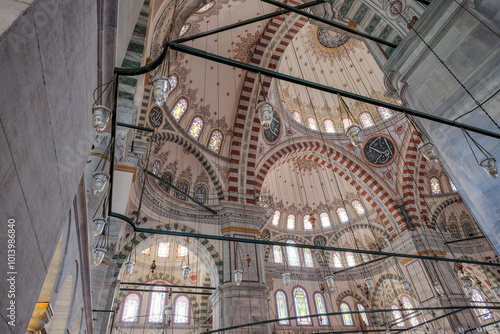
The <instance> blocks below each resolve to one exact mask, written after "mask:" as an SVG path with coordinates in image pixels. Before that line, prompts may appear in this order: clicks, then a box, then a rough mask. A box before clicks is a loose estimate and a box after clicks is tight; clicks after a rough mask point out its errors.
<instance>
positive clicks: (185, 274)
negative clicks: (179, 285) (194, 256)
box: [182, 264, 191, 281]
mask: <svg viewBox="0 0 500 334" xmlns="http://www.w3.org/2000/svg"><path fill="white" fill-rule="evenodd" d="M190 272H191V266H189V264H188V265H186V266H182V280H183V281H185V280H187V279H188V277H189V273H190Z"/></svg>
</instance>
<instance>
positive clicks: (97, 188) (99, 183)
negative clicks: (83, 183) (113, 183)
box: [92, 171, 109, 195]
mask: <svg viewBox="0 0 500 334" xmlns="http://www.w3.org/2000/svg"><path fill="white" fill-rule="evenodd" d="M92 178H93V180H94V184H93V190H94V195H98V194H100V193H101V192H102V191H103V190H104V188H106V185H107V184H108V181H109V174H108V173H106V172H104V171H102V172H96V173H94V174H92Z"/></svg>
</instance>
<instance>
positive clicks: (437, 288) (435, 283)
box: [434, 282, 444, 296]
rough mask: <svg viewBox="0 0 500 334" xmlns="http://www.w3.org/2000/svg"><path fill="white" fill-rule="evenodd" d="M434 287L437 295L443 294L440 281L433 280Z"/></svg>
mask: <svg viewBox="0 0 500 334" xmlns="http://www.w3.org/2000/svg"><path fill="white" fill-rule="evenodd" d="M434 289H435V290H436V292H437V293H438V295H440V296H442V295H444V289H443V286H442V285H441V283H439V282H434Z"/></svg>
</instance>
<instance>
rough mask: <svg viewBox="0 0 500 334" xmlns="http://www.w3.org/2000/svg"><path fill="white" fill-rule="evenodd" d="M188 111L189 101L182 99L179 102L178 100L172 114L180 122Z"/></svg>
mask: <svg viewBox="0 0 500 334" xmlns="http://www.w3.org/2000/svg"><path fill="white" fill-rule="evenodd" d="M187 109H188V100H187V99H185V98H183V97H181V98H180V99H179V100H177V103H176V104H175V105H174V107H173V108H172V109H171V110H170V114H171V115H172V117H173V118H174V119H175V120H176V121H177V122H179V121H180V120H181V118H182V116H183V115H184V114H185V113H186V110H187Z"/></svg>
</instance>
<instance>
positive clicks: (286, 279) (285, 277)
mask: <svg viewBox="0 0 500 334" xmlns="http://www.w3.org/2000/svg"><path fill="white" fill-rule="evenodd" d="M281 277H282V279H283V285H284V286H285V287H286V288H288V287H289V286H290V283H291V281H292V280H291V278H290V277H291V276H290V273H284V274H281Z"/></svg>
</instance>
